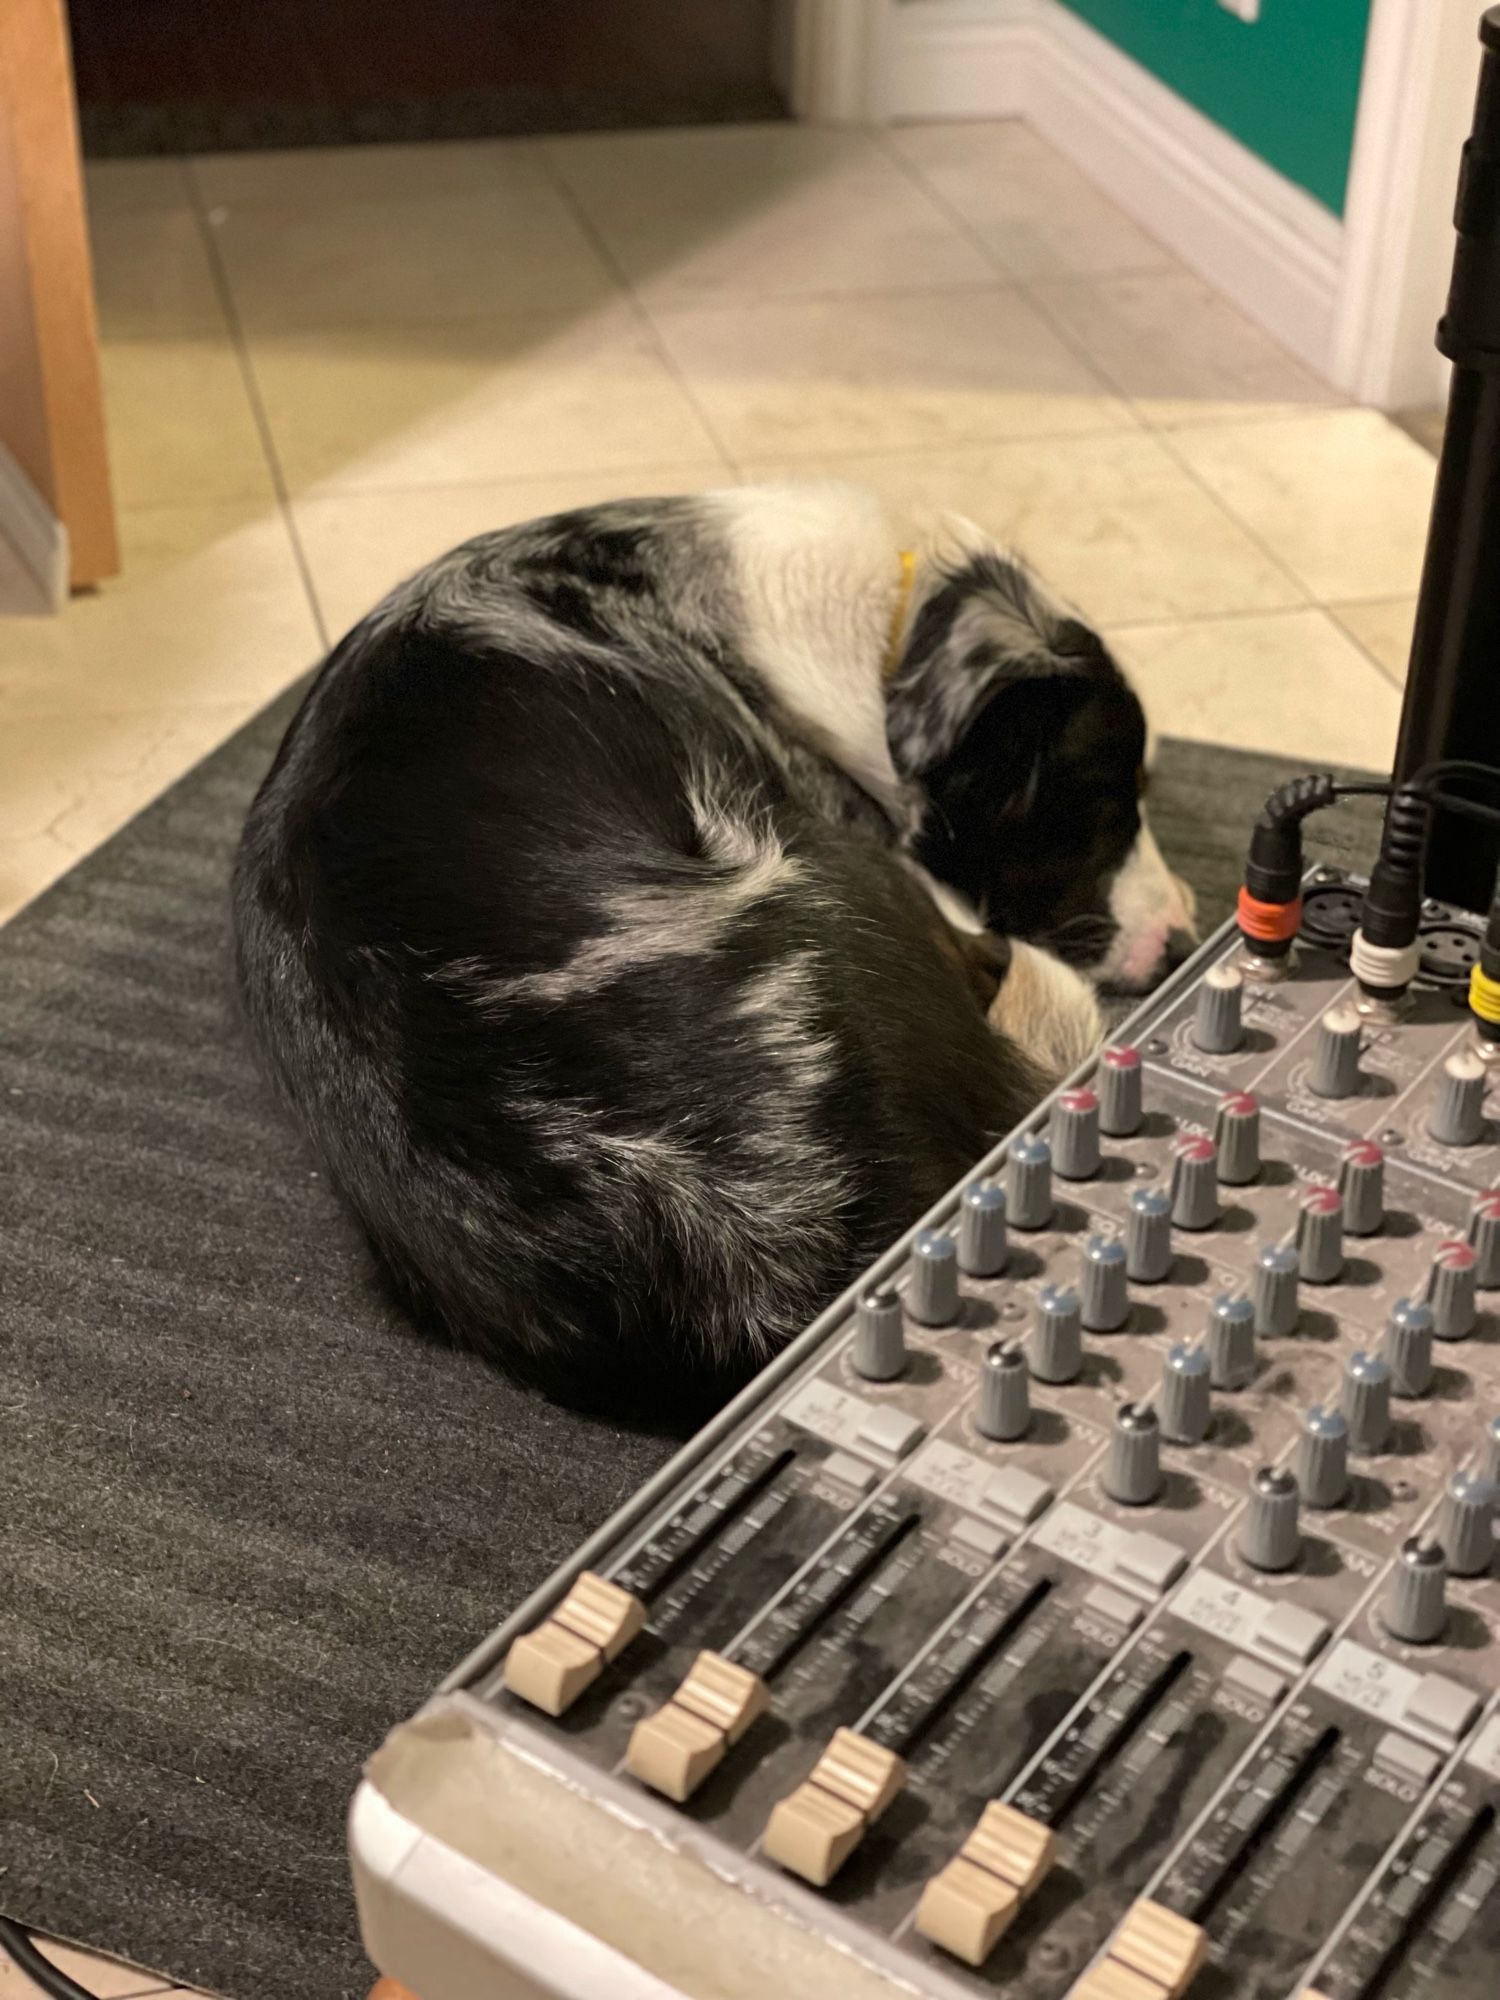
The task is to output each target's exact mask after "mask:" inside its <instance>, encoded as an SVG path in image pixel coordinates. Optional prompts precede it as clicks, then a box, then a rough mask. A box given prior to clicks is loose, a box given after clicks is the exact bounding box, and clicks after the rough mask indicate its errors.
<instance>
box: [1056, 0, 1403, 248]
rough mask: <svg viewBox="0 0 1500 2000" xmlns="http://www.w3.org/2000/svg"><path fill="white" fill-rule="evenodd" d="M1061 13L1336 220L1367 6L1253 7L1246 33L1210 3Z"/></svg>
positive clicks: (1362, 1) (1135, 4)
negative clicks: (1113, 46) (1130, 59)
mask: <svg viewBox="0 0 1500 2000" xmlns="http://www.w3.org/2000/svg"><path fill="white" fill-rule="evenodd" d="M1430 3H1431V4H1432V5H1433V6H1436V5H1438V4H1439V0H1430ZM1065 4H1066V5H1067V6H1069V7H1071V8H1072V10H1073V12H1074V13H1075V14H1078V15H1081V16H1082V18H1083V19H1084V20H1085V21H1087V22H1088V23H1089V24H1090V26H1091V27H1095V28H1097V29H1098V30H1099V32H1100V33H1101V34H1103V35H1108V37H1109V39H1110V40H1111V41H1112V42H1116V43H1118V45H1119V46H1120V47H1121V48H1122V49H1124V50H1125V52H1126V54H1127V55H1131V56H1134V57H1135V59H1136V61H1137V62H1138V63H1140V64H1142V65H1143V67H1145V68H1146V69H1149V70H1150V71H1152V73H1153V74H1154V75H1156V76H1159V77H1160V78H1161V80H1162V82H1163V83H1165V84H1168V85H1170V86H1171V88H1172V89H1173V90H1175V91H1176V92H1177V94H1178V96H1179V97H1185V98H1186V99H1187V100H1188V102H1189V103H1190V104H1195V105H1197V107H1198V109H1199V110H1200V111H1202V112H1205V113H1206V114H1207V115H1208V116H1209V117H1210V118H1212V119H1213V120H1214V122H1215V123H1216V124H1219V125H1222V126H1224V127H1225V129H1226V130H1227V131H1230V132H1232V133H1233V134H1234V136H1235V138H1236V139H1238V140H1240V141H1241V142H1242V144H1244V145H1246V146H1248V147H1249V148H1250V150H1251V152H1252V153H1258V154H1259V155H1260V157H1261V159H1263V160H1265V161H1267V162H1268V163H1269V165H1271V166H1273V167H1276V168H1277V169H1278V170H1279V171H1280V172H1281V173H1283V174H1285V175H1286V177H1287V179H1288V180H1292V181H1295V182H1296V183H1297V184H1298V186H1299V187H1304V188H1306V189H1307V191H1308V193H1309V194H1312V195H1316V196H1317V198H1318V200H1319V201H1321V202H1323V203H1324V204H1325V205H1326V206H1327V207H1329V208H1331V209H1332V210H1333V211H1334V213H1335V214H1336V215H1342V214H1343V212H1344V189H1345V185H1346V183H1347V181H1348V179H1349V155H1350V152H1351V151H1352V150H1353V146H1354V113H1355V108H1356V106H1357V105H1358V103H1359V77H1360V70H1361V67H1362V66H1363V63H1364V54H1365V30H1366V28H1367V27H1368V26H1369V20H1370V0H1261V8H1260V19H1259V20H1258V21H1257V22H1255V23H1254V24H1253V25H1248V24H1247V23H1245V22H1244V21H1240V20H1237V19H1236V18H1235V16H1234V15H1233V14H1230V13H1227V12H1226V11H1225V10H1224V8H1222V7H1221V6H1219V4H1218V0H1065Z"/></svg>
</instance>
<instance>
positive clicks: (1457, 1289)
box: [1427, 1242, 1479, 1340]
mask: <svg viewBox="0 0 1500 2000" xmlns="http://www.w3.org/2000/svg"><path fill="white" fill-rule="evenodd" d="M1478 1261H1479V1260H1478V1259H1477V1258H1476V1257H1475V1255H1474V1251H1473V1248H1472V1246H1471V1245H1470V1244H1467V1243H1459V1242H1453V1243H1440V1244H1439V1245H1438V1247H1437V1251H1436V1253H1435V1255H1434V1257H1433V1260H1432V1269H1431V1270H1430V1271H1429V1272H1428V1274H1427V1303H1428V1305H1430V1306H1431V1307H1432V1330H1433V1332H1434V1333H1435V1334H1436V1335H1437V1337H1438V1339H1439V1340H1467V1339H1468V1337H1469V1335H1470V1334H1471V1333H1472V1332H1473V1331H1474V1322H1475V1320H1476V1319H1477V1318H1478V1317H1479V1306H1478V1301H1477V1300H1476V1298H1475V1296H1474V1272H1475V1267H1476V1265H1477V1263H1478Z"/></svg>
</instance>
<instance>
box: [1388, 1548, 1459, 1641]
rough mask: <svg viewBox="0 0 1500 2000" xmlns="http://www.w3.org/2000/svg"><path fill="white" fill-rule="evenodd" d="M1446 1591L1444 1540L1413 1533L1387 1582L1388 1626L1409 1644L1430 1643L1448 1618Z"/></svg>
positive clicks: (1402, 1549) (1394, 1633)
mask: <svg viewBox="0 0 1500 2000" xmlns="http://www.w3.org/2000/svg"><path fill="white" fill-rule="evenodd" d="M1447 1594H1448V1589H1447V1565H1446V1563H1445V1562H1444V1560H1443V1549H1442V1544H1441V1543H1440V1542H1437V1541H1431V1540H1426V1539H1424V1538H1423V1537H1421V1536H1419V1535H1413V1536H1412V1538H1411V1540H1410V1541H1406V1542H1403V1543H1402V1544H1401V1547H1400V1550H1399V1551H1398V1553H1397V1556H1396V1566H1395V1568H1394V1569H1393V1570H1392V1571H1391V1577H1390V1582H1389V1583H1388V1584H1387V1585H1386V1595H1385V1627H1386V1630H1387V1631H1388V1632H1390V1633H1392V1634H1393V1635H1394V1636H1395V1637H1396V1638H1398V1639H1405V1640H1406V1641H1407V1643H1408V1644H1409V1645H1413V1646H1429V1645H1431V1643H1432V1641H1433V1640H1434V1639H1436V1638H1437V1637H1438V1636H1439V1634H1440V1633H1441V1632H1442V1629H1443V1626H1444V1624H1445V1623H1446V1622H1447V1616H1448V1609H1447Z"/></svg>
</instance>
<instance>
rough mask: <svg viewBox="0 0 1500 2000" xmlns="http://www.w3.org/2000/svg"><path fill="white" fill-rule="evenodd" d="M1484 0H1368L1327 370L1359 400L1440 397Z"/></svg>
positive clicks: (1399, 403)
mask: <svg viewBox="0 0 1500 2000" xmlns="http://www.w3.org/2000/svg"><path fill="white" fill-rule="evenodd" d="M1485 4H1486V0H1375V6H1374V10H1373V12H1372V15H1371V20H1370V38H1369V42H1368V44H1367V48H1366V54H1365V71H1364V81H1363V85H1362V87H1361V90H1360V98H1359V122H1358V124H1357V126H1356V128H1355V134H1354V158H1353V161H1352V163H1351V166H1350V172H1349V198H1348V201H1347V203H1346V204H1345V214H1344V267H1343V281H1342V284H1341V286H1340V294H1339V310H1338V316H1337V320H1336V323H1335V327H1334V338H1333V353H1332V356H1331V358H1330V359H1331V373H1332V375H1333V378H1334V380H1335V381H1336V382H1338V384H1339V386H1340V387H1341V388H1345V389H1347V390H1348V391H1349V393H1350V394H1351V395H1352V396H1355V397H1357V398H1358V399H1359V400H1360V401H1361V402H1368V403H1375V404H1377V405H1378V406H1379V407H1380V408H1382V409H1402V408H1404V407H1407V406H1410V405H1416V404H1423V403H1433V402H1439V401H1442V400H1444V399H1445V397H1446V394H1447V382H1448V364H1447V362H1446V361H1444V360H1443V358H1442V356H1441V355H1440V354H1439V353H1438V352H1437V349H1436V347H1435V346H1434V344H1433V333H1434V330H1435V328H1436V325H1437V320H1438V316H1439V314H1440V313H1441V312H1442V309H1443V304H1444V301H1445V300H1446V298H1447V295H1448V279H1449V275H1450V273H1451V271H1452V268H1453V230H1452V215H1453V198H1454V193H1455V190H1456V188H1457V186H1458V168H1459V158H1460V154H1461V151H1462V146H1463V141H1464V140H1465V138H1467V136H1468V132H1469V124H1470V119H1471V116H1472V112H1473V104H1474V90H1475V85H1476V82H1477V80H1478V76H1479V20H1480V16H1481V15H1482V14H1483V12H1484V8H1485Z"/></svg>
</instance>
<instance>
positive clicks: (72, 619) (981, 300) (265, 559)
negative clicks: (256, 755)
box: [0, 122, 1432, 917]
mask: <svg viewBox="0 0 1500 2000" xmlns="http://www.w3.org/2000/svg"><path fill="white" fill-rule="evenodd" d="M89 187H90V197H91V202H92V212H93V220H94V234H95V243H96V255H97V269H98V285H99V299H100V314H101V322H102V327H103V337H104V368H105V377H106V384H107V390H108V397H109V407H110V429H111V449H112V453H113V462H114V471H115V479H116V484H117V489H118V494H119V500H120V505H121V518H122V528H123V535H124V542H125V549H126V570H125V573H124V575H123V577H122V578H121V579H120V580H119V581H118V582H115V583H112V584H110V585H108V586H106V587H105V588H103V589H102V590H100V591H98V592H96V593H94V594H93V595H91V596H88V597H80V598H77V599H75V600H74V602H73V603H72V604H71V605H70V607H69V608H68V609H67V611H66V612H65V613H64V614H63V616H62V617H61V618H59V619H52V620H49V619H44V618H38V617H34V616H32V617H27V616H14V617H10V618H7V619H4V620H3V621H0V917H3V916H5V915H8V914H9V913H10V912H12V911H14V910H15V909H17V908H19V907H20V906H21V905H22V904H23V903H24V902H26V901H27V900H28V899H29V898H30V897H31V896H33V895H35V894H36V893H37V892H38V891H39V890H40V889H41V888H43V887H44V886H45V885H46V884H47V883H48V882H49V881H51V880H52V879H53V878H54V877H55V876H56V875H58V874H59V873H61V872H62V870H64V869H65V868H66V867H67V866H68V865H69V864H70V863H71V862H72V861H74V860H76V859H77V858H78V857H79V856H80V855H81V854H83V853H85V852H86V851H87V850H88V849H89V848H90V847H91V846H92V845H93V844H94V843H95V842H97V841H98V840H100V839H102V838H103V837H104V836H105V835H107V834H108V833H109V832H111V831H112V830H113V829H114V828H115V827H117V826H119V825H120V824H122V823H123V822H124V821H125V820H126V819H127V818H129V817H130V815H131V814H132V813H133V812H135V811H136V810H137V809H138V808H139V807H140V806H141V805H142V804H144V803H145V802H146V800H147V799H148V798H150V797H151V796H152V795H153V794H154V793H155V792H157V791H158V790H160V789H161V788H162V787H163V786H165V785H167V784H169V783H170V782H171V781H172V779H173V778H175V777H176V776H177V775H178V774H179V773H180V772H181V771H183V770H184V769H186V768H187V767H188V765H190V764H191V763H192V762H193V761H194V760H195V759H196V758H197V757H199V756H201V755H202V754H203V753H204V752H205V751H207V750H208V749H210V748H211V747H212V746H213V745H214V744H215V743H216V742H218V741H219V740H220V739H221V738H222V737H223V736H224V735H225V734H226V733H227V732H228V731H229V730H231V729H232V728H233V727H234V726H235V724H236V723H238V722H239V721H241V720H242V719H243V718H245V717H247V716H248V715H250V714H251V713H252V712H253V711H254V710H255V709H256V708H257V707H258V706H259V705H260V704H261V703H262V702H264V701H265V700H266V699H267V698H268V697H269V696H270V695H272V694H273V693H275V692H276V690H277V689H278V688H280V687H282V686H284V685H285V684H286V683H287V682H288V681H289V680H291V679H292V678H293V677H294V676H295V675H296V674H298V673H299V672H300V671H301V670H302V669H303V668H304V667H306V666H307V665H309V664H310V663H311V662H312V661H313V660H314V658H315V657H316V656H317V653H318V651H319V649H320V647H321V646H322V645H323V644H324V643H325V642H326V641H327V640H328V639H329V638H330V637H333V636H336V635H337V633H338V632H339V631H341V630H342V629H344V628H345V627H346V626H347V625H348V624H349V623H350V621H351V620H353V619H354V618H356V617H357V616H358V615H359V613H360V612H361V611H362V610H363V609H365V608H366V607H367V606H368V605H369V604H370V603H372V602H373V601H374V599H375V598H376V597H378V596H379V595H380V594H381V593H382V592H383V591H384V590H385V589H386V588H387V587H388V586H389V585H390V584H391V583H392V582H393V581H395V580H396V579H397V578H398V577H399V576H400V575H402V574H403V573H404V572H405V571H407V570H409V569H410V568H412V567H413V566H414V565H416V564H417V563H419V562H421V561H422V560H424V559H425V558H426V557H428V556H430V555H434V554H436V553H437V552H438V551H439V550H441V549H442V548H444V547H446V546H448V545H449V544H451V543H452V542H454V541H456V540H459V539H461V538H462V537H464V536H465V535H467V534H471V533H473V532H475V531H476V530H478V529H480V528H484V527H490V526H496V525H499V524H501V523H503V522H506V521H508V520H513V519H517V518H521V517H524V516H525V515H528V514H533V513H539V512H544V511H546V510H548V509H550V508H554V507H561V506H567V505H571V504H574V503H577V502H581V501H584V500H588V499H593V498H598V497H601V496H603V495H607V494H627V493H632V492H645V491H671V490H674V489H682V488H685V487H695V486H701V485H705V484H713V483H724V482H727V481H734V480H741V479H746V478H755V477H760V476H766V475H772V474H775V475H817V474H820V473H833V474H840V475H844V476H854V477H860V478H866V479H868V480H870V481H872V482H873V483H874V484H875V485H877V486H878V487H880V488H881V489H882V490H883V491H886V492H888V493H890V494H891V495H892V496H893V498H894V499H896V500H897V501H898V503H899V502H907V501H915V500H922V501H937V502H940V503H943V504H947V505H951V506H955V507H958V508H960V509H962V510H963V511H965V512H967V513H969V514H971V515H973V516H974V517H975V518H976V519H978V520H979V521H981V522H982V523H984V524H985V525H986V526H987V527H990V528H992V529H993V530H994V531H995V532H997V533H999V534H1003V535H1005V536H1006V537H1008V538H1010V539H1012V540H1014V541H1015V542H1016V543H1017V544H1018V545H1019V546H1020V547H1021V548H1022V549H1023V550H1025V551H1026V552H1028V553H1029V554H1030V555H1031V557H1032V558H1033V560H1034V561H1035V562H1036V563H1037V564H1038V565H1039V566H1040V567H1041V569H1042V570H1043V571H1044V573H1045V574H1046V575H1047V576H1048V578H1049V579H1050V580H1051V581H1052V583H1053V584H1054V585H1055V586H1056V587H1057V588H1058V589H1059V590H1060V591H1062V592H1063V593H1065V594H1066V595H1067V596H1068V597H1070V598H1072V599H1073V600H1074V601H1075V602H1076V603H1078V604H1079V605H1080V606H1081V608H1082V609H1083V611H1084V612H1085V613H1086V614H1087V615H1088V616H1090V617H1092V618H1093V619H1095V620H1096V621H1098V622H1099V623H1100V624H1101V625H1102V626H1103V627H1104V628H1105V629H1106V630H1107V631H1108V633H1109V635H1110V637H1111V638H1112V640H1113V641H1114V643H1115V644H1116V646H1117V648H1118V650H1119V652H1120V654H1121V656H1122V657H1123V658H1124V659H1125V660H1126V661H1127V662H1128V663H1129V665H1130V667H1131V669H1132V670H1133V672H1134V673H1135V674H1136V676H1137V677H1138V679H1139V682H1140V684H1141V687H1142V690H1143V692H1144V694H1145V696H1146V699H1147V702H1148V705H1149V706H1150V708H1151V709H1152V711H1153V717H1154V720H1155V722H1156V724H1157V725H1158V727H1160V728H1162V729H1165V730H1172V731H1176V732H1177V733H1179V734H1186V735H1191V736H1196V737H1201V738H1206V739H1210V740H1218V741H1225V742H1233V743H1240V744H1244V745H1247V746H1253V747H1256V748H1262V749H1272V750H1281V751H1288V752H1292V753H1303V752H1305V753H1306V754H1308V755H1309V756H1318V757H1328V758H1343V759H1347V760H1349V761H1351V762H1356V763H1369V764H1375V765H1379V764H1380V763H1382V762H1383V761H1384V759H1385V758H1386V756H1387V754H1388V751H1389V749H1390V745H1391V742H1392V738H1393V733H1394V730H1395V726H1396V718H1397V712H1398V706H1399V699H1400V696H1399V687H1400V680H1401V673H1402V666H1403V661H1404V654H1405V645H1406V639H1407V634H1408V630H1409V626H1410V619H1411V611H1412V603H1413V596H1414V592H1415V589H1416V582H1417V572H1418V565H1419V561H1420V555H1421V547H1422V535H1423V526H1424V520H1425V513H1426V507H1427V500H1428V494H1429V490H1430V485H1431V477H1432V462H1431V459H1430V458H1429V457H1428V455H1427V454H1426V453H1425V452H1423V450H1422V449H1421V448H1420V446H1418V445H1417V444H1416V443H1414V442H1413V440H1412V439H1411V437H1409V436H1408V435H1406V434H1405V433H1404V432H1402V431H1401V430H1398V429H1397V428H1396V427H1395V426H1394V425H1392V424H1390V423H1388V422H1386V420H1385V419H1384V418H1382V417H1380V416H1378V415H1375V414H1373V413H1371V412H1369V411H1363V410H1356V409H1351V408H1348V407H1345V406H1344V405H1343V404H1342V403H1341V401H1340V399H1339V398H1338V397H1337V396H1335V395H1334V394H1333V393H1332V392H1331V391H1330V390H1328V389H1327V388H1326V387H1325V386H1324V385H1323V384H1321V383H1320V382H1319V381H1318V380H1316V379H1315V378H1314V377H1313V376H1312V375H1310V374H1309V373H1308V372H1307V370H1306V369H1304V368H1302V367H1300V366H1299V365H1298V364H1297V363H1296V362H1295V361H1293V360H1292V359H1291V358H1290V357H1289V356H1288V355H1286V354H1284V353H1283V352H1282V351H1281V350H1280V349H1279V348H1277V347H1276V346H1275V345H1274V343H1273V342H1271V341H1270V340H1268V339H1267V338H1266V337H1265V335H1264V334H1262V333H1261V332H1260V331H1259V330H1258V329H1257V328H1256V327H1255V326H1253V325H1252V324H1251V323H1250V322H1249V321H1248V320H1246V319H1245V318H1244V317H1243V316H1242V315H1241V314H1239V313H1238V312H1236V311H1235V310H1234V308H1233V307H1231V306H1230V305H1229V304H1228V303H1227V302H1226V301H1225V300H1223V299H1222V298H1220V297H1219V296H1218V295H1217V294H1215V293H1214V292H1213V291H1212V290H1211V289H1210V288H1209V287H1208V286H1207V285H1205V284H1204V283H1202V281H1201V280H1199V279H1198V278H1197V277H1195V276H1194V275H1193V274H1192V273H1191V272H1189V271H1187V270H1185V269H1184V268H1183V267H1182V266H1181V265H1180V264H1179V263H1177V262H1176V261H1175V260H1174V259H1173V257H1172V256H1171V255H1170V254H1169V253H1168V252H1167V251H1166V250H1164V249H1163V248H1162V246H1161V245H1160V244H1158V243H1156V242H1155V241H1154V240H1153V239H1152V238H1151V237H1149V236H1147V235H1146V234H1144V233H1143V232H1142V231H1141V230H1140V229H1139V228H1138V227H1136V226H1135V225H1134V224H1133V223H1131V222H1130V221H1129V220H1128V219H1127V218H1126V217H1125V216H1124V215H1123V214H1121V212H1120V211H1119V210H1118V209H1117V208H1116V207H1115V206H1114V205H1113V203H1112V202H1111V201H1110V200H1109V198H1108V196H1107V195H1106V194H1104V193H1103V192H1102V191H1101V190H1100V189H1099V188H1097V187H1096V186H1094V185H1093V184H1092V183H1091V182H1089V181H1087V180H1086V179H1084V178H1083V176H1082V175H1081V174H1079V173H1078V171H1077V170H1076V169H1075V168H1074V167H1072V166H1071V165H1070V164H1069V163H1068V162H1067V161H1066V160H1064V159H1063V158H1062V157H1061V156H1060V155H1059V154H1057V153H1055V152H1053V151H1052V150H1051V149H1050V148H1049V147H1047V146H1046V145H1045V144H1044V143H1043V142H1042V141H1041V140H1039V139H1038V138H1037V137H1036V136H1035V135H1034V134H1033V133H1031V132H1030V131H1028V130H1027V129H1026V128H1025V127H1023V126H1021V125H1018V124H1015V123H1008V122H1002V123H994V124H972V125H951V126H931V127H923V126H913V127H907V128H904V129H901V130H897V131H895V132H892V133H889V134H885V135H882V134H878V133H860V132H835V131H821V130H812V129H807V128H799V127H794V126H764V127H745V128H737V129H711V130H704V131H694V132H658V133H633V134H629V135H624V136H608V135H606V136H589V137H579V138H567V139H559V140H555V141H540V142H531V141H528V142H510V141H496V142H493V143H478V144H461V145H440V146H422V147H409V148H400V147H369V148H362V149H351V150H343V151H330V152H317V153H281V154H254V155H243V156H218V157H213V158H207V159H201V160H184V161H166V160H147V161H114V162H107V163H103V164H100V165H98V166H95V167H93V168H91V169H90V173H89ZM0 580H3V579H0Z"/></svg>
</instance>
